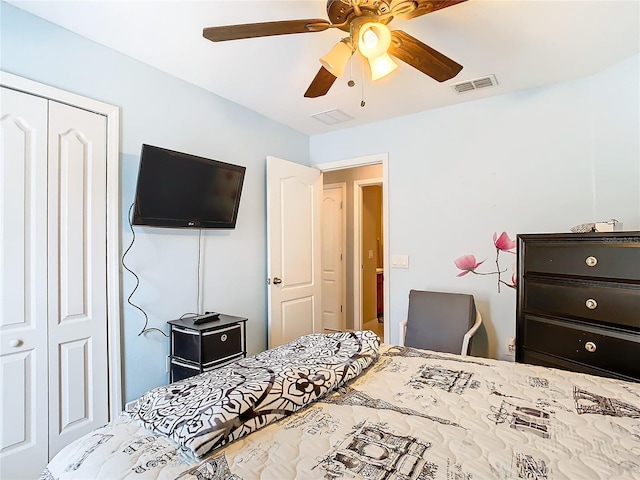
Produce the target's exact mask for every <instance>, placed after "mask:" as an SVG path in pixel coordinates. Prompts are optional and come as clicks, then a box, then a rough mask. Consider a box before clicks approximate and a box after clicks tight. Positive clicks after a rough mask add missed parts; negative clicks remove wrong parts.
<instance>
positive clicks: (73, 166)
mask: <svg viewBox="0 0 640 480" xmlns="http://www.w3.org/2000/svg"><path fill="white" fill-rule="evenodd" d="M105 199H106V118H105V117H104V116H102V115H98V114H95V113H91V112H88V111H86V110H81V109H79V108H75V107H70V106H68V105H64V104H61V103H57V102H53V101H51V102H49V202H48V210H49V215H48V221H49V238H48V241H49V272H48V273H49V278H48V289H49V457H52V456H53V455H55V454H56V453H57V452H58V451H59V450H60V449H61V448H62V447H64V446H65V445H66V444H68V443H69V442H71V441H72V440H74V439H76V438H78V437H79V436H81V435H83V434H85V433H87V432H89V431H91V430H93V429H95V428H97V427H99V426H101V425H103V424H105V423H106V422H107V421H108V419H109V405H108V398H109V396H108V361H107V360H108V357H107V307H106V298H107V283H106V277H107V274H106V256H107V252H106V235H105V232H106V226H105V225H106V200H105Z"/></svg>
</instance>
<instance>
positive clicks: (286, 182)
mask: <svg viewBox="0 0 640 480" xmlns="http://www.w3.org/2000/svg"><path fill="white" fill-rule="evenodd" d="M321 203H322V172H320V171H319V170H317V169H315V168H311V167H306V166H304V165H300V164H297V163H293V162H288V161H286V160H281V159H279V158H275V157H267V242H268V243H267V250H268V252H267V259H268V262H267V270H268V272H267V274H268V276H269V287H268V289H269V291H268V295H267V297H268V304H269V306H268V310H269V319H268V323H269V335H268V338H269V348H273V347H277V346H278V345H282V344H284V343H287V342H289V341H291V340H294V339H296V338H298V337H299V336H301V335H306V334H308V333H313V332H319V331H320V330H321V290H322V281H321V278H322V277H321V265H320V255H321V250H320V248H321V246H320V242H321V230H320V229H321V224H320V219H321Z"/></svg>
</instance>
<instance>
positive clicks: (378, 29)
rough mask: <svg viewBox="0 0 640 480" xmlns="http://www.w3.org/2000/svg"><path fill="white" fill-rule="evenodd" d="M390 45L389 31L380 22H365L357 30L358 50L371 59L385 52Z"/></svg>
mask: <svg viewBox="0 0 640 480" xmlns="http://www.w3.org/2000/svg"><path fill="white" fill-rule="evenodd" d="M390 45H391V31H390V30H389V27H387V26H386V25H385V24H383V23H380V22H367V23H365V24H363V25H362V26H361V27H360V30H359V31H358V50H359V51H360V53H361V54H362V55H364V56H365V57H367V58H369V59H371V58H376V57H380V56H381V55H383V54H386V53H387V49H388V48H389V46H390Z"/></svg>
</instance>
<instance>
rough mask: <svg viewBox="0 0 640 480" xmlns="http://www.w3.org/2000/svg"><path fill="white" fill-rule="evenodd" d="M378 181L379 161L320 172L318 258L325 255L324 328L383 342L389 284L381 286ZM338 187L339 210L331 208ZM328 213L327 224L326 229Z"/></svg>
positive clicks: (380, 196)
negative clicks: (372, 335) (370, 334)
mask: <svg viewBox="0 0 640 480" xmlns="http://www.w3.org/2000/svg"><path fill="white" fill-rule="evenodd" d="M383 178H384V173H383V164H382V163H376V164H373V165H366V166H358V167H347V168H340V169H331V170H324V173H323V184H324V188H325V199H326V205H325V207H324V208H323V214H324V215H323V227H324V234H323V239H322V243H323V248H322V250H323V257H324V254H325V252H326V253H327V254H329V255H330V257H327V261H326V262H325V261H324V260H323V289H322V299H323V300H322V302H323V324H325V325H332V326H334V325H335V326H338V325H343V326H344V327H343V328H344V329H347V330H360V329H369V330H373V331H374V332H376V333H377V334H378V336H380V338H381V339H382V340H384V338H385V333H388V332H385V323H387V325H388V320H387V319H385V314H384V311H385V306H386V303H385V295H386V292H388V285H385V284H384V264H385V260H386V259H385V255H384V251H385V248H384V245H385V242H384V239H385V234H386V232H385V231H384V224H385V221H384V220H385V219H384V216H383V210H384V202H383V196H384V182H383ZM340 189H343V190H342V191H343V192H344V193H343V197H342V200H341V201H342V209H341V210H340V211H338V210H337V209H336V208H335V207H333V208H330V205H336V201H337V200H336V198H338V197H337V195H338V193H337V192H338V190H340ZM331 199H333V200H331ZM329 211H330V217H329V218H330V220H329V222H328V224H327V225H326V226H325V219H327V212H329ZM341 222H342V223H341ZM340 224H342V225H344V229H343V231H341V230H340V228H338V226H339V225H340ZM340 245H343V247H342V248H343V250H341V254H342V261H341V262H340V267H341V268H342V270H341V272H340V273H338V272H336V261H335V259H336V258H338V255H339V254H337V253H336V249H339V248H340ZM329 258H331V259H333V260H329ZM325 267H326V270H325ZM337 285H341V289H342V290H341V292H342V294H341V295H339V294H338V293H337V291H336V288H337ZM325 292H326V293H325ZM339 299H341V300H340V301H341V302H343V303H341V304H340V305H338V304H337V303H336V302H337V301H338V300H339ZM338 311H339V314H338ZM325 316H326V317H327V321H324V317H325ZM340 318H341V320H338V319H340ZM385 320H387V321H386V322H385ZM332 328H333V327H330V329H332ZM336 329H339V328H336ZM387 330H388V328H387Z"/></svg>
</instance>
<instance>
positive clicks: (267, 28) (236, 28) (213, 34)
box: [202, 18, 333, 42]
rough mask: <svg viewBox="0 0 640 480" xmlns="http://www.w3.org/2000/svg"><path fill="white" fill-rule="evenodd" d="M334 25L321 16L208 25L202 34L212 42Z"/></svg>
mask: <svg viewBox="0 0 640 480" xmlns="http://www.w3.org/2000/svg"><path fill="white" fill-rule="evenodd" d="M332 26H333V25H332V24H331V23H329V22H328V21H327V20H323V19H321V18H312V19H308V20H284V21H282V22H263V23H246V24H242V25H226V26H222V27H207V28H204V29H203V30H202V36H203V37H204V38H206V39H208V40H211V41H212V42H224V41H227V40H239V39H241V38H255V37H269V36H272V35H289V34H291V33H308V32H322V31H323V30H326V29H328V28H331V27H332Z"/></svg>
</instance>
